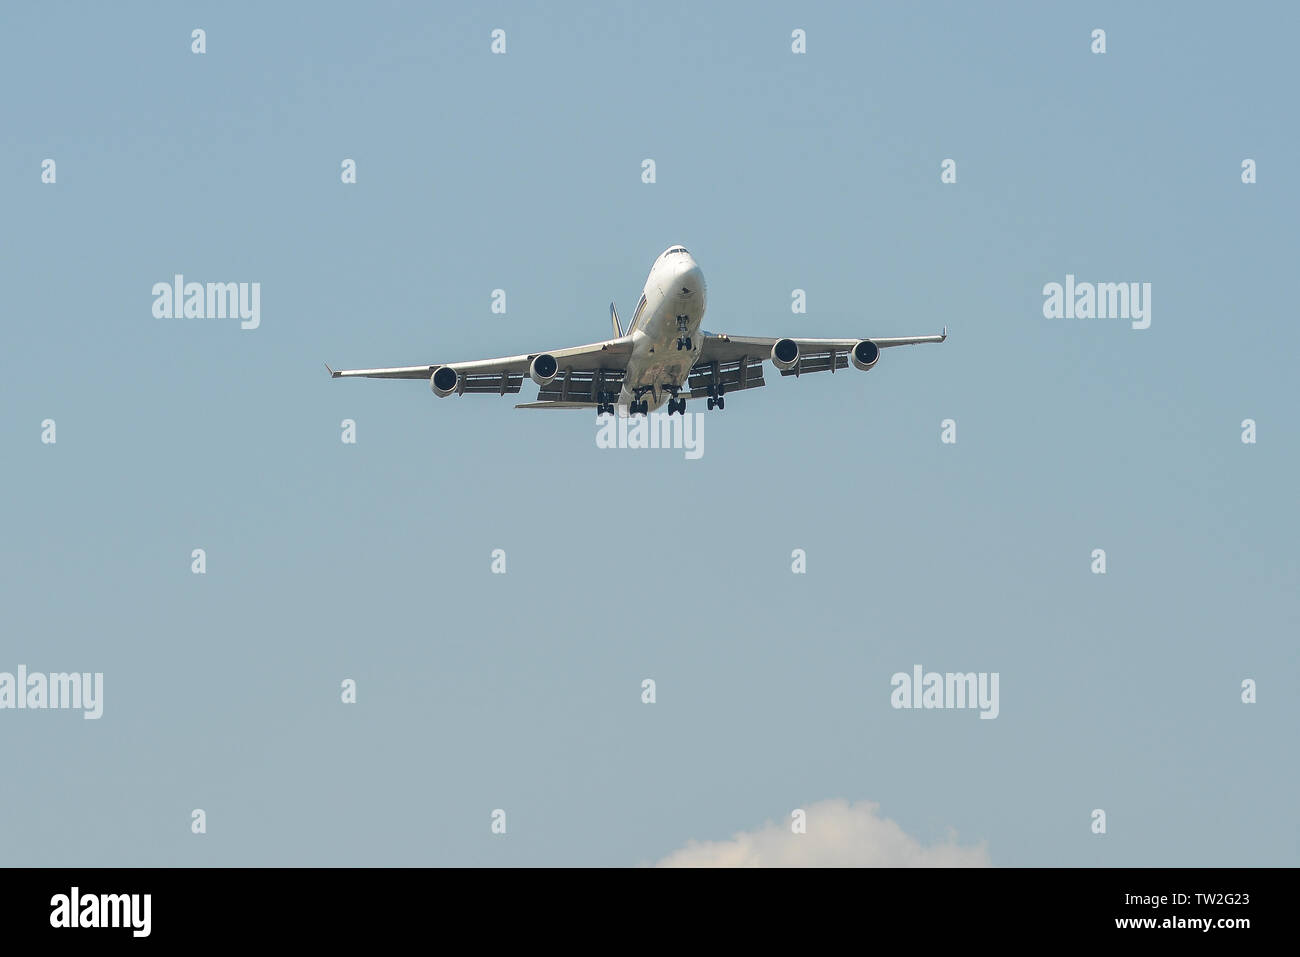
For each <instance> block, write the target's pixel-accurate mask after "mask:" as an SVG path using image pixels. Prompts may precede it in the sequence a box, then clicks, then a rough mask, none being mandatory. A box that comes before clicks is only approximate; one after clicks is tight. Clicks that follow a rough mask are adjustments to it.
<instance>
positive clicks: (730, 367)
mask: <svg viewBox="0 0 1300 957" xmlns="http://www.w3.org/2000/svg"><path fill="white" fill-rule="evenodd" d="M947 338H948V330H947V328H945V329H944V331H943V332H942V333H941V334H940V335H937V336H894V337H882V338H875V337H870V336H863V337H861V338H858V339H798V338H789V339H776V338H768V337H766V336H728V335H721V334H714V333H708V334H706V335H705V336H704V338H703V340H702V342H701V344H700V358H699V361H697V362H696V363H695V367H694V368H693V369H691V376H690V387H691V396H692V397H695V398H698V397H699V396H704V395H711V394H712V391H711V390H712V389H713V388H715V387H716V386H719V385H720V386H722V387H723V388H724V389H725V390H726V391H729V392H731V391H736V390H737V389H755V388H758V387H759V386H761V385H765V383H764V381H763V363H764V362H768V361H771V359H772V348H773V346H775V345H776V344H777V343H778V342H793V343H794V344H795V346H796V347H797V353H796V355H797V358H796V359H795V361H794V364H793V365H792V366H791V367H790V368H787V369H782V370H780V371H781V375H783V376H790V375H792V376H799V375H803V374H804V373H809V372H827V371H829V372H835V371H836V370H837V369H846V368H848V365H849V354H850V353H851V352H852V351H853V349H854V347H855V346H857V344H858V343H859V342H863V341H864V340H866V341H870V342H873V343H875V345H876V347H877V348H879V349H887V348H889V347H891V346H911V345H917V344H919V343H923V342H943V341H944V340H945V339H947Z"/></svg>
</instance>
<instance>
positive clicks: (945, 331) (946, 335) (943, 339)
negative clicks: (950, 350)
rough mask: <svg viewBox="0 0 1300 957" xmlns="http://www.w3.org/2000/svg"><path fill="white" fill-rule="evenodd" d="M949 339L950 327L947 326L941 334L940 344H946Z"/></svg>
mask: <svg viewBox="0 0 1300 957" xmlns="http://www.w3.org/2000/svg"><path fill="white" fill-rule="evenodd" d="M947 339H948V327H947V326H944V327H943V332H942V333H940V334H939V341H940V342H945V341H947Z"/></svg>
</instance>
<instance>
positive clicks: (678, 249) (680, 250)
mask: <svg viewBox="0 0 1300 957" xmlns="http://www.w3.org/2000/svg"><path fill="white" fill-rule="evenodd" d="M685 252H686V247H685V246H674V247H673V248H672V249H670V250H668V251H667V252H666V253H664V255H665V256H671V255H672V254H673V253H685ZM687 255H688V256H689V255H690V253H687Z"/></svg>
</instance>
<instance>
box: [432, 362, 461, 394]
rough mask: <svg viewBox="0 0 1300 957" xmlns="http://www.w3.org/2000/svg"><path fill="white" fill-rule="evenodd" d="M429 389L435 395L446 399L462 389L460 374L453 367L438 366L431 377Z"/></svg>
mask: <svg viewBox="0 0 1300 957" xmlns="http://www.w3.org/2000/svg"><path fill="white" fill-rule="evenodd" d="M429 387H430V388H431V389H433V394H434V395H436V396H437V397H438V398H440V399H444V398H446V397H447V396H449V395H451V394H452V393H453V392H455V391H456V389H457V388H459V387H460V373H459V372H457V371H456V370H455V369H453V368H452V367H451V366H438V368H436V369H434V370H433V375H431V376H430V377H429Z"/></svg>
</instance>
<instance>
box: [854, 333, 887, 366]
mask: <svg viewBox="0 0 1300 957" xmlns="http://www.w3.org/2000/svg"><path fill="white" fill-rule="evenodd" d="M850 358H852V360H853V368H855V369H860V370H862V371H863V372H866V371H867V370H869V369H870V368H871V367H872V366H874V365H875V364H876V361H877V360H878V359H879V358H880V346H878V345H876V344H875V343H874V342H872V341H871V340H870V339H863V340H862V341H861V342H859V343H858V344H857V345H856V346H854V347H853V352H851V353H850Z"/></svg>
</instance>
